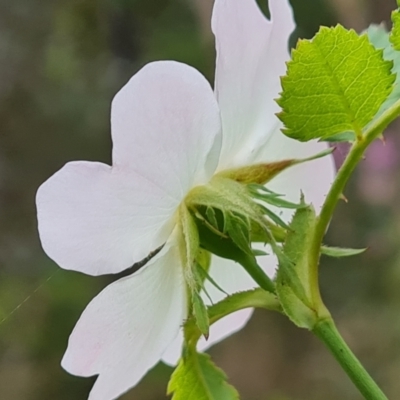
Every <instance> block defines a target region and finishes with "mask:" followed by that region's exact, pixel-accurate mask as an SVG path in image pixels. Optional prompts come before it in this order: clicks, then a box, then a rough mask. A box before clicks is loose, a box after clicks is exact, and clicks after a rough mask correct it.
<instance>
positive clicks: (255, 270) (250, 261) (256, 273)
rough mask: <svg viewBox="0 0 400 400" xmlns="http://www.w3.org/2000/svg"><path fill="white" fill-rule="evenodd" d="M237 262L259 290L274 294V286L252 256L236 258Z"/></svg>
mask: <svg viewBox="0 0 400 400" xmlns="http://www.w3.org/2000/svg"><path fill="white" fill-rule="evenodd" d="M237 261H238V262H239V263H240V265H241V266H242V267H243V268H244V269H245V270H246V271H247V273H248V274H249V275H250V276H251V277H252V278H253V279H254V281H255V282H256V283H258V285H259V286H260V288H262V289H264V290H266V291H267V292H270V293H275V292H276V289H275V284H274V283H273V282H272V280H271V279H270V278H269V276H268V275H267V274H266V273H265V272H264V270H263V269H262V268H261V267H260V266H259V265H258V264H257V260H256V258H255V257H254V256H251V255H247V254H244V253H243V255H241V256H240V257H238V259H237Z"/></svg>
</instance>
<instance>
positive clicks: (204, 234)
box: [196, 219, 275, 293]
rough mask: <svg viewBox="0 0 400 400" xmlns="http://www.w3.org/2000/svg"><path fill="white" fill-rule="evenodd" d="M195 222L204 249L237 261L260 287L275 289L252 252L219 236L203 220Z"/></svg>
mask: <svg viewBox="0 0 400 400" xmlns="http://www.w3.org/2000/svg"><path fill="white" fill-rule="evenodd" d="M196 223H197V228H198V232H199V237H200V245H201V247H202V248H203V249H204V250H207V251H208V252H210V253H212V254H215V255H217V256H219V257H222V258H226V259H228V260H233V261H236V262H238V263H239V264H240V265H242V267H243V268H244V269H245V270H246V271H247V272H248V273H249V274H250V276H251V277H252V278H253V279H254V280H255V281H256V282H257V283H258V284H259V285H260V287H262V288H263V289H264V290H267V291H269V292H272V293H273V292H274V291H275V287H274V284H273V282H272V281H271V280H270V279H269V278H268V277H267V276H266V275H265V273H264V271H263V270H262V269H261V267H260V266H259V265H258V264H257V260H256V257H255V256H254V254H253V252H250V253H247V252H244V251H243V250H242V249H241V248H240V247H239V246H238V245H237V244H236V243H235V242H234V241H233V240H232V239H231V238H229V237H221V236H220V235H218V234H217V233H215V232H214V231H212V230H210V229H209V228H208V226H207V225H206V224H205V223H204V221H202V220H200V219H196Z"/></svg>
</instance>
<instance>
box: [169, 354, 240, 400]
mask: <svg viewBox="0 0 400 400" xmlns="http://www.w3.org/2000/svg"><path fill="white" fill-rule="evenodd" d="M226 379H227V377H226V375H225V373H224V372H223V371H222V370H221V369H220V368H218V367H216V366H215V364H214V363H213V362H212V361H211V359H210V356H209V355H208V354H204V353H203V354H198V353H196V352H195V351H194V350H189V351H188V352H187V354H186V357H185V358H184V359H182V360H181V361H180V362H179V365H178V367H177V368H176V370H175V371H174V373H173V374H172V377H171V380H170V382H169V384H168V389H167V394H168V395H171V394H173V397H172V400H238V399H239V393H238V392H237V391H236V389H235V388H234V387H233V386H231V385H229V384H228V383H227V381H226Z"/></svg>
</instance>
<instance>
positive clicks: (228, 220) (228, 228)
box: [224, 212, 252, 254]
mask: <svg viewBox="0 0 400 400" xmlns="http://www.w3.org/2000/svg"><path fill="white" fill-rule="evenodd" d="M250 229H251V224H250V220H249V219H248V218H246V217H245V216H241V215H240V214H235V213H231V212H225V213H224V233H226V234H227V235H228V236H229V237H230V238H231V239H232V241H233V242H234V243H235V244H236V246H238V247H239V248H240V249H241V250H242V251H243V252H244V253H247V254H251V253H252V251H251V243H250Z"/></svg>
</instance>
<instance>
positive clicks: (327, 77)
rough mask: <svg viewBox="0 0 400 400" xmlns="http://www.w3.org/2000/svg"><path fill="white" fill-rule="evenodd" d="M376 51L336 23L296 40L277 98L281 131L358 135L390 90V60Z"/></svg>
mask: <svg viewBox="0 0 400 400" xmlns="http://www.w3.org/2000/svg"><path fill="white" fill-rule="evenodd" d="M382 53H383V52H382V50H377V49H375V47H374V46H372V44H371V43H370V42H369V40H368V37H367V35H361V36H359V35H358V34H357V33H356V32H355V31H353V30H346V29H345V28H343V27H342V26H341V25H338V26H336V27H335V28H326V27H322V28H321V29H320V31H319V32H318V33H317V35H316V36H315V37H314V39H312V40H301V41H299V43H298V45H297V48H296V49H295V50H294V51H293V60H292V61H290V62H289V63H288V72H287V76H285V77H283V78H282V87H283V92H282V94H281V98H280V99H279V100H278V103H279V105H280V106H281V107H282V112H281V113H280V114H279V118H280V119H281V120H282V121H283V123H284V124H285V126H286V128H285V129H284V130H283V132H284V133H285V134H286V135H287V136H289V137H292V138H295V139H298V140H300V141H308V140H311V139H317V138H322V139H326V138H329V137H331V136H335V135H337V134H340V133H344V132H355V133H356V135H361V134H362V131H363V128H365V126H366V125H367V124H368V123H369V122H371V120H372V119H373V117H374V116H375V114H376V113H377V112H378V110H379V108H380V107H381V105H382V103H383V102H384V101H385V100H386V99H387V97H388V96H389V95H390V93H391V91H392V89H393V83H394V80H395V76H394V75H393V74H392V73H391V68H392V65H393V64H392V62H391V61H387V60H384V59H383V56H382Z"/></svg>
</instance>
